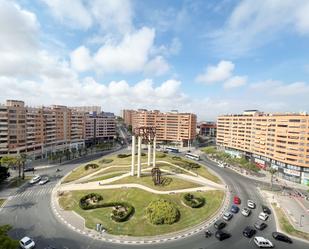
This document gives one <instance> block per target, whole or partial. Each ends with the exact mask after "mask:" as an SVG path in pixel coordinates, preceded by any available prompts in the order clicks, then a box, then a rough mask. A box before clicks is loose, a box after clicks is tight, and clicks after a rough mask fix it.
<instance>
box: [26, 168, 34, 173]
mask: <svg viewBox="0 0 309 249" xmlns="http://www.w3.org/2000/svg"><path fill="white" fill-rule="evenodd" d="M31 171H34V168H33V167H31V168H25V169H24V172H31Z"/></svg>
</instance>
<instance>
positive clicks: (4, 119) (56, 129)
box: [0, 100, 115, 158]
mask: <svg viewBox="0 0 309 249" xmlns="http://www.w3.org/2000/svg"><path fill="white" fill-rule="evenodd" d="M86 109H87V108H86ZM86 109H85V110H86ZM81 110H82V109H80V110H76V109H71V108H68V107H66V106H60V105H53V106H50V107H44V106H42V107H28V106H25V104H24V102H23V101H17V100H7V101H6V104H2V105H0V157H2V156H3V155H8V154H10V155H16V154H20V153H27V154H28V155H31V156H32V157H33V158H41V157H46V156H47V155H48V154H49V153H51V152H56V151H60V150H65V149H71V148H80V147H83V146H84V145H85V141H86V140H90V139H94V138H95V136H96V137H98V138H100V139H103V138H106V139H110V138H111V137H114V135H115V117H114V115H111V114H106V115H104V113H100V114H99V115H97V116H98V117H99V118H98V119H99V120H98V121H97V122H96V126H89V125H88V126H87V125H86V124H87V122H89V120H90V119H92V116H91V114H88V113H87V112H84V111H81ZM107 116H108V118H107ZM103 117H104V118H103ZM95 120H96V119H95ZM86 128H87V129H88V130H86ZM89 129H90V130H89ZM111 134H112V135H111Z"/></svg>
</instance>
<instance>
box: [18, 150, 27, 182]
mask: <svg viewBox="0 0 309 249" xmlns="http://www.w3.org/2000/svg"><path fill="white" fill-rule="evenodd" d="M27 158H28V156H27V154H25V153H21V154H20V155H19V156H18V162H19V164H20V166H22V179H25V164H26V161H27Z"/></svg>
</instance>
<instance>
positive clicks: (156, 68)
mask: <svg viewBox="0 0 309 249" xmlns="http://www.w3.org/2000/svg"><path fill="white" fill-rule="evenodd" d="M169 69H170V66H169V64H168V63H167V62H166V60H165V59H164V58H163V57H162V56H156V57H155V58H154V59H152V60H150V61H149V62H148V63H147V64H146V65H145V69H144V72H145V74H146V75H154V76H160V75H164V74H166V73H167V72H168V71H169Z"/></svg>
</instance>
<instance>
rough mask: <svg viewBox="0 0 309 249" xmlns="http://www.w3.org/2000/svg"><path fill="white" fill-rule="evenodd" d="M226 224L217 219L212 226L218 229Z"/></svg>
mask: <svg viewBox="0 0 309 249" xmlns="http://www.w3.org/2000/svg"><path fill="white" fill-rule="evenodd" d="M225 226H226V223H225V222H224V221H222V220H217V221H216V222H215V224H214V227H215V228H216V229H218V230H220V229H222V228H224V227H225Z"/></svg>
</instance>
